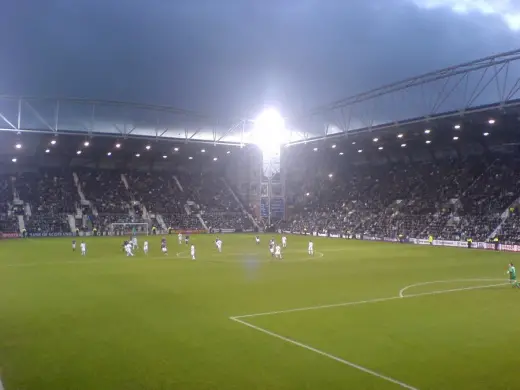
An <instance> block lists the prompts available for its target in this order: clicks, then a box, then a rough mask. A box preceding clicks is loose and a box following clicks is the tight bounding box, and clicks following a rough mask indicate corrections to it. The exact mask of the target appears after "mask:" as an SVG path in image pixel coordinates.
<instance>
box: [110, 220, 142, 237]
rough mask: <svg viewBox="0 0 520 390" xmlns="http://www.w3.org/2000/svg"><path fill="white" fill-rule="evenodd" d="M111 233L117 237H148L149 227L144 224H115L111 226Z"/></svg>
mask: <svg viewBox="0 0 520 390" xmlns="http://www.w3.org/2000/svg"><path fill="white" fill-rule="evenodd" d="M110 232H111V233H112V234H113V235H116V236H128V235H132V234H135V235H146V236H147V235H148V234H149V226H148V224H147V223H143V222H141V223H137V222H134V223H131V222H127V223H123V222H114V223H111V224H110Z"/></svg>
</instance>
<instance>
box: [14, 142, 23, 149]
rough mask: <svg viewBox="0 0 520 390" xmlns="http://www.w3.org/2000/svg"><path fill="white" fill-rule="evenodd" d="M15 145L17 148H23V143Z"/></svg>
mask: <svg viewBox="0 0 520 390" xmlns="http://www.w3.org/2000/svg"><path fill="white" fill-rule="evenodd" d="M14 147H15V148H16V149H21V148H22V144H21V143H19V142H18V143H17V144H16V145H14Z"/></svg>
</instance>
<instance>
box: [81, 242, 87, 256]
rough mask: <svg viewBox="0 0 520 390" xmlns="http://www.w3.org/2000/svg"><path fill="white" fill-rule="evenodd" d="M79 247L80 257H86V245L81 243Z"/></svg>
mask: <svg viewBox="0 0 520 390" xmlns="http://www.w3.org/2000/svg"><path fill="white" fill-rule="evenodd" d="M79 247H80V248H81V256H86V255H87V244H85V242H84V241H81V244H79Z"/></svg>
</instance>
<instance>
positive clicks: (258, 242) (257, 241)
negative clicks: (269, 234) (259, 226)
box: [255, 236, 260, 245]
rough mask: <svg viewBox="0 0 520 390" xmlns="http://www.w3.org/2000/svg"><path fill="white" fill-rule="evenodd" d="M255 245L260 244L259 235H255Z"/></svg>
mask: <svg viewBox="0 0 520 390" xmlns="http://www.w3.org/2000/svg"><path fill="white" fill-rule="evenodd" d="M255 241H256V245H258V244H260V236H256V237H255Z"/></svg>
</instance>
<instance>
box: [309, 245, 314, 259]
mask: <svg viewBox="0 0 520 390" xmlns="http://www.w3.org/2000/svg"><path fill="white" fill-rule="evenodd" d="M308 250H309V255H311V256H314V243H313V242H312V241H309V248H308Z"/></svg>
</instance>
